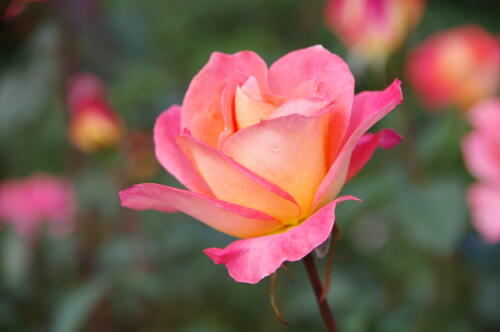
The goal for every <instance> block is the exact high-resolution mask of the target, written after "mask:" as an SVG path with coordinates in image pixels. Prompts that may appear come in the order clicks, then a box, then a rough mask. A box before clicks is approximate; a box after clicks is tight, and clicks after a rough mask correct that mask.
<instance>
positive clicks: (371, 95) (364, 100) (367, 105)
mask: <svg viewBox="0 0 500 332" xmlns="http://www.w3.org/2000/svg"><path fill="white" fill-rule="evenodd" d="M402 100H403V97H402V93H401V82H400V81H399V80H396V81H394V82H393V83H392V84H391V85H390V86H389V87H388V88H386V89H385V90H384V91H369V92H368V91H365V92H362V93H360V94H358V95H356V97H355V99H354V104H353V108H352V113H351V120H350V123H349V128H348V130H347V132H346V136H345V138H344V142H345V143H344V144H343V146H342V150H341V151H340V153H339V155H338V156H337V158H336V160H335V162H334V163H333V164H332V166H331V167H330V169H329V171H328V174H327V175H326V177H325V178H324V179H323V181H322V182H321V185H320V186H319V189H318V191H317V192H316V195H315V197H314V205H313V209H317V208H319V207H321V206H323V205H325V204H327V203H328V202H329V201H331V200H332V199H334V198H335V196H337V195H338V193H339V192H340V189H341V188H342V186H343V185H344V183H345V181H346V178H347V173H348V170H349V162H350V160H351V155H352V152H353V150H354V148H355V147H356V144H357V143H358V142H359V140H360V138H361V136H362V135H363V134H364V133H365V132H366V131H367V130H368V129H370V127H371V126H373V125H374V124H375V123H376V122H377V121H379V120H380V119H382V118H383V117H384V116H385V115H386V114H387V113H389V112H390V111H392V110H393V109H394V108H395V107H396V105H398V104H399V103H401V101H402Z"/></svg>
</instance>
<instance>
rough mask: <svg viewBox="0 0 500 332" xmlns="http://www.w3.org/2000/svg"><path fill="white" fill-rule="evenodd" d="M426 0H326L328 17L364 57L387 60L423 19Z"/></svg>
mask: <svg viewBox="0 0 500 332" xmlns="http://www.w3.org/2000/svg"><path fill="white" fill-rule="evenodd" d="M424 5H425V1H424V0H327V2H326V8H325V20H326V24H327V25H328V27H329V28H330V29H331V30H332V31H333V32H334V33H335V34H338V36H339V38H340V39H341V40H342V42H343V43H344V44H345V45H346V46H347V47H348V48H350V49H351V50H352V51H353V52H355V53H357V54H358V55H359V56H361V57H367V58H369V59H371V60H376V61H385V60H386V59H387V57H388V56H389V55H391V54H392V53H393V52H394V51H396V50H397V49H398V48H399V47H400V46H401V44H402V43H403V42H404V40H405V38H406V36H407V35H408V33H409V32H410V30H411V29H413V28H414V27H415V26H416V25H417V23H418V22H419V21H420V17H421V16H422V13H423V11H424V7H425V6H424Z"/></svg>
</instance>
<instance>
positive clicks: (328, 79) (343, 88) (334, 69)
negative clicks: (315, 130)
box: [269, 45, 354, 165]
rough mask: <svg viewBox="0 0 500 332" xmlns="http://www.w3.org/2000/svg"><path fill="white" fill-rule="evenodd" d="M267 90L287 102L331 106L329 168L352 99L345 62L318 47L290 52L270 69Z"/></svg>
mask: <svg viewBox="0 0 500 332" xmlns="http://www.w3.org/2000/svg"><path fill="white" fill-rule="evenodd" d="M269 86H270V89H271V91H272V92H274V93H278V94H282V95H285V96H288V97H289V98H294V99H295V98H306V99H320V100H323V101H325V102H327V104H333V107H332V108H333V110H332V112H331V114H330V128H332V129H331V130H329V139H328V140H329V144H328V146H329V151H327V153H328V157H327V158H328V160H327V162H328V165H330V164H331V163H332V162H333V160H334V158H335V156H336V155H337V153H338V151H339V149H340V143H341V142H340V140H341V139H342V137H343V136H344V134H345V131H346V129H347V126H348V124H349V116H350V111H351V107H352V103H353V98H354V77H353V76H352V74H351V71H350V70H349V67H348V66H347V64H346V63H345V62H344V60H342V59H341V58H340V57H338V56H337V55H335V54H332V53H331V52H329V51H328V50H326V49H325V48H323V46H321V45H317V46H312V47H309V48H305V49H301V50H297V51H294V52H290V53H288V54H287V55H285V56H283V57H282V58H280V59H278V60H277V61H276V62H275V63H274V64H273V65H272V66H271V68H270V69H269Z"/></svg>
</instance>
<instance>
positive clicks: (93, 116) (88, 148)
mask: <svg viewBox="0 0 500 332" xmlns="http://www.w3.org/2000/svg"><path fill="white" fill-rule="evenodd" d="M68 91H69V92H68V105H69V108H70V123H69V136H70V139H71V141H72V142H73V144H74V145H75V146H77V147H78V148H79V149H81V150H83V151H85V152H88V153H92V152H96V151H98V150H101V149H105V148H111V147H114V146H116V145H117V144H118V143H119V142H120V140H121V138H122V130H123V129H122V126H121V124H120V119H119V118H118V115H117V114H116V112H115V111H114V110H113V109H112V108H111V106H110V105H109V104H108V102H107V96H106V89H105V86H104V83H103V82H102V81H101V80H100V79H99V78H98V77H96V76H95V75H92V74H89V73H79V74H75V75H73V77H72V78H71V80H70V83H69V87H68Z"/></svg>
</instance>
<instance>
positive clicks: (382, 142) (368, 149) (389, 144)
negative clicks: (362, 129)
mask: <svg viewBox="0 0 500 332" xmlns="http://www.w3.org/2000/svg"><path fill="white" fill-rule="evenodd" d="M402 138H403V137H402V136H400V135H399V134H398V133H396V132H395V131H394V130H392V129H384V130H381V131H379V132H378V133H376V134H372V133H368V134H364V135H363V136H362V137H361V139H360V140H359V142H358V144H357V145H356V147H355V148H354V151H353V152H352V156H351V162H350V163H349V171H348V172H347V179H346V182H348V181H349V180H350V179H352V177H354V176H355V175H356V174H357V173H358V172H359V171H360V170H361V169H362V168H363V167H364V166H365V165H366V163H367V162H368V161H369V160H370V159H371V158H372V156H373V153H374V152H375V150H376V149H377V148H378V147H381V148H384V149H392V148H393V147H394V146H396V145H397V144H398V143H399V142H400V141H401V139H402Z"/></svg>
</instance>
